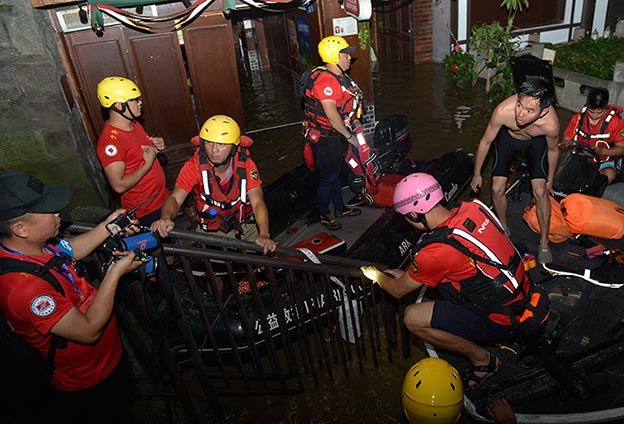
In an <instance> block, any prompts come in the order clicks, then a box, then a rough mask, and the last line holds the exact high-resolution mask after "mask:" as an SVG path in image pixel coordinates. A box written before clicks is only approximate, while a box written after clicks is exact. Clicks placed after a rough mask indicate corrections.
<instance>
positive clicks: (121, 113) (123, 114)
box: [110, 102, 139, 122]
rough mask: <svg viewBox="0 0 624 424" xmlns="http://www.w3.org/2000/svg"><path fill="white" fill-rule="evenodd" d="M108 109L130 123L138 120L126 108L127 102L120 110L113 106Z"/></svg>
mask: <svg viewBox="0 0 624 424" xmlns="http://www.w3.org/2000/svg"><path fill="white" fill-rule="evenodd" d="M110 108H111V109H113V110H114V111H115V112H117V113H118V114H120V115H121V116H122V117H124V118H126V119H127V120H128V121H130V122H136V121H137V119H138V118H139V117H138V116H135V115H134V113H132V110H130V108H129V107H128V102H125V103H122V104H121V109H117V108H116V107H115V105H112V106H111V107H110ZM126 111H128V112H129V113H130V116H131V118H128V117H127V116H126V115H125V113H126Z"/></svg>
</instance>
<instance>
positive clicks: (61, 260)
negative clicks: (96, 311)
mask: <svg viewBox="0 0 624 424" xmlns="http://www.w3.org/2000/svg"><path fill="white" fill-rule="evenodd" d="M68 261H71V258H70V257H69V256H67V255H59V256H57V255H54V256H53V257H52V258H51V259H50V260H49V261H48V262H46V263H45V264H44V265H39V264H36V263H33V262H27V261H20V260H19V259H15V258H0V275H3V274H8V273H10V272H25V273H27V274H31V275H34V276H35V277H38V278H41V279H42V280H44V281H46V282H47V283H48V284H50V285H51V286H52V288H53V289H54V290H56V291H57V292H59V293H60V294H61V295H63V296H65V290H63V287H62V286H61V283H59V282H58V280H57V279H56V277H55V276H54V275H53V274H52V272H50V270H51V269H52V268H54V267H57V268H60V267H61V266H62V265H63V264H65V263H68ZM60 272H65V270H60ZM0 316H2V319H5V320H6V318H4V316H3V315H2V314H1V313H0ZM65 347H67V340H66V339H64V338H63V337H60V336H57V335H56V334H52V339H51V340H50V349H49V350H48V358H47V359H48V361H49V362H50V365H51V366H52V367H54V356H55V355H56V350H57V349H65Z"/></svg>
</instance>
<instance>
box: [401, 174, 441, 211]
mask: <svg viewBox="0 0 624 424" xmlns="http://www.w3.org/2000/svg"><path fill="white" fill-rule="evenodd" d="M443 198H444V192H443V191H442V187H441V186H440V183H439V182H438V181H437V180H436V179H435V178H433V177H432V176H431V175H429V174H425V173H424V172H416V173H414V174H410V175H408V176H407V177H405V178H403V179H402V180H401V181H399V183H398V184H397V185H396V187H395V188H394V195H393V196H392V203H393V206H394V210H395V211H397V212H398V213H400V214H402V215H407V214H408V213H410V212H416V213H427V212H429V211H430V210H431V209H433V207H434V206H435V205H437V204H438V203H440V201H441V200H442V199H443Z"/></svg>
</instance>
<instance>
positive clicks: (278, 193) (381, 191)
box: [162, 116, 473, 362]
mask: <svg viewBox="0 0 624 424" xmlns="http://www.w3.org/2000/svg"><path fill="white" fill-rule="evenodd" d="M410 146H411V140H410V136H409V131H408V129H407V120H406V119H405V117H403V116H392V117H390V118H388V119H385V120H382V121H381V122H380V123H379V124H378V126H377V128H376V131H375V137H374V141H373V143H372V146H371V150H372V151H373V152H374V154H375V155H376V156H377V157H378V158H379V164H380V165H379V166H380V167H381V169H382V172H381V174H382V176H381V179H380V181H379V184H378V187H377V190H375V193H374V194H372V195H371V197H372V198H373V203H372V204H370V203H366V204H364V205H362V206H358V207H360V208H361V210H362V214H361V215H359V216H355V217H349V218H345V219H342V220H341V221H340V222H341V224H342V228H341V229H339V230H335V231H330V230H328V229H327V228H325V227H323V226H322V225H321V224H320V222H319V218H318V209H317V208H316V205H315V193H316V188H317V182H318V177H317V175H316V174H315V173H314V172H312V171H310V170H309V169H308V168H306V167H305V165H300V166H298V167H296V168H294V169H293V170H291V171H290V172H288V173H287V174H286V175H284V176H282V177H281V178H279V179H278V180H277V181H275V182H274V183H272V184H270V185H269V186H267V187H266V188H265V201H266V204H267V206H268V208H269V216H270V223H271V234H274V235H276V236H274V238H275V240H276V241H278V243H279V246H280V247H288V248H290V249H297V251H301V250H304V251H306V252H310V253H311V254H312V255H319V254H320V255H328V254H329V255H334V256H339V257H342V258H345V259H349V260H352V265H351V268H352V269H355V270H358V269H359V268H358V264H362V263H376V264H383V265H384V266H393V267H397V266H400V265H401V264H403V263H404V262H405V261H406V259H407V258H410V257H411V247H412V246H413V245H414V244H415V243H416V241H417V239H418V238H419V237H420V235H421V234H420V233H419V232H418V231H416V230H415V229H414V228H413V227H412V226H410V225H409V224H408V223H407V222H406V221H405V220H404V219H403V218H402V217H401V216H399V215H398V214H395V213H394V211H393V209H392V192H393V188H394V185H395V184H396V183H397V182H398V181H399V180H400V179H401V178H402V177H403V176H404V175H407V174H410V173H412V172H418V171H422V172H428V173H431V174H433V175H434V176H435V177H436V178H437V179H438V180H439V182H440V184H441V185H442V187H443V189H444V194H445V202H447V203H449V202H453V201H455V200H456V199H458V198H459V196H460V194H461V193H462V192H463V191H464V189H465V188H466V187H467V185H468V184H469V182H470V179H471V177H472V170H473V163H472V159H471V158H470V157H469V156H468V155H467V154H466V153H464V152H461V151H459V152H452V153H447V154H445V155H443V156H441V157H439V158H436V159H434V160H431V161H417V160H413V159H410V158H407V157H406V154H407V152H408V151H409V148H410ZM343 197H344V199H345V201H346V202H353V201H357V200H358V198H357V197H356V196H354V193H353V192H352V191H351V189H350V188H349V187H348V184H346V183H345V186H344V187H343ZM282 259H288V258H286V257H284V258H282ZM312 259H314V258H312ZM292 260H293V261H301V259H292ZM215 266H216V268H215V270H214V272H215V275H218V274H219V269H218V265H215ZM224 268H226V266H224ZM194 269H195V270H194V271H193V273H194V279H195V280H196V284H195V286H197V287H200V288H201V287H204V288H207V287H209V281H208V279H209V277H208V275H207V273H206V272H205V268H204V267H202V266H201V263H200V261H198V263H197V266H196V267H194ZM290 272H291V270H290V269H289V266H288V263H286V264H284V265H283V266H282V267H281V268H279V269H278V270H277V271H276V272H274V273H273V274H271V276H270V278H272V279H273V281H275V282H276V284H273V285H271V284H269V282H270V278H269V276H268V275H267V273H266V270H265V269H264V268H263V267H257V268H256V269H254V270H253V277H252V278H250V275H249V269H248V268H246V267H241V269H238V270H237V269H234V274H235V275H236V278H237V282H236V287H237V288H236V289H234V288H232V287H231V285H230V284H229V277H226V276H225V275H224V276H223V281H225V282H226V284H223V286H224V287H225V288H224V290H223V292H222V293H220V295H219V296H218V297H217V296H214V295H212V294H210V292H211V290H207V289H205V290H200V296H201V302H202V303H203V306H204V309H205V316H202V315H203V312H202V313H200V311H199V310H198V308H197V304H196V302H197V296H196V294H193V293H192V290H193V289H191V288H189V286H188V284H187V282H186V279H185V275H184V273H182V272H178V273H177V274H176V273H174V276H175V278H174V284H175V285H176V291H177V292H178V293H179V294H180V298H181V302H182V308H181V309H182V310H184V314H185V315H186V318H187V319H186V321H187V322H189V323H190V324H191V325H190V326H191V330H192V332H193V335H194V338H195V342H196V343H197V345H198V347H199V349H200V350H201V351H202V352H204V353H205V354H207V355H210V354H211V353H212V354H214V353H215V351H218V352H219V353H220V354H222V355H225V356H227V354H228V353H229V354H233V353H234V351H236V354H237V355H244V354H245V352H248V351H251V350H253V351H258V352H261V351H262V349H263V348H266V347H267V346H266V345H267V341H268V339H271V340H272V341H274V342H276V343H277V342H279V341H280V340H282V332H283V326H286V327H287V330H288V332H289V337H290V338H291V339H292V338H294V337H300V336H301V334H302V333H301V332H300V330H301V328H302V327H303V328H304V329H305V327H307V326H327V325H331V321H332V319H330V317H329V316H328V315H329V314H334V313H337V314H338V323H336V322H334V324H333V325H334V326H335V327H336V328H333V329H330V330H331V331H338V330H339V329H340V328H342V326H341V325H340V322H341V321H342V320H343V318H342V316H343V315H344V314H349V310H350V309H351V307H347V308H346V309H345V307H344V306H343V303H344V302H345V298H347V299H349V302H347V305H352V309H357V308H358V305H362V304H363V303H364V302H363V299H362V296H364V295H365V294H364V292H363V291H362V289H361V287H359V286H357V285H355V284H349V285H347V286H348V289H345V288H344V287H343V283H342V282H341V281H340V280H341V279H339V278H336V277H333V276H332V277H331V280H332V283H330V285H329V287H328V285H323V284H321V281H320V280H321V279H322V278H323V276H322V275H321V274H316V275H313V276H306V275H303V273H294V274H293V275H295V276H296V277H295V281H294V282H293V281H292V278H289V274H290ZM358 272H359V271H358ZM223 274H227V273H226V272H224V273H223ZM231 274H232V273H229V274H228V275H231ZM217 279H218V278H217ZM314 279H316V280H319V281H315V280H314ZM226 280H227V281H226ZM252 280H253V281H252ZM252 285H253V286H256V287H257V290H255V291H254V290H251V286H252ZM270 286H271V287H270ZM321 288H322V289H321ZM234 290H236V293H234ZM347 291H348V294H347ZM370 293H371V292H370V290H369V292H368V294H367V295H368V296H370ZM357 302H359V303H357ZM280 311H281V312H282V313H278V312H280ZM336 311H337V312H336ZM162 313H163V314H164V315H166V314H167V312H166V310H163V311H162ZM279 316H282V317H284V318H283V319H282V321H281V322H280V321H278V319H277V317H279ZM294 316H296V317H297V318H298V319H297V320H295V319H291V318H292V317H294ZM264 317H266V321H265V319H264ZM172 321H173V320H172ZM333 321H336V320H335V319H334V320H333ZM206 323H208V324H209V326H210V330H211V331H210V333H211V334H210V335H209V334H207V333H208V332H207V331H205V327H206ZM356 326H357V323H356ZM267 332H270V337H269V338H267ZM303 334H305V333H303ZM169 344H170V346H172V350H173V351H174V352H176V356H177V358H178V360H179V361H180V362H182V361H184V360H186V359H188V349H187V347H186V344H185V343H183V341H182V338H181V336H180V333H179V331H178V330H177V329H176V328H172V330H171V331H170V332H169Z"/></svg>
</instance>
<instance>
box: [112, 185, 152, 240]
mask: <svg viewBox="0 0 624 424" xmlns="http://www.w3.org/2000/svg"><path fill="white" fill-rule="evenodd" d="M158 194H160V191H158V192H156V193H154V194H152V195H151V196H150V197H148V198H147V199H145V200H143V201H142V202H141V203H139V204H138V205H136V206H135V207H133V208H132V209H130V210H129V211H128V212H126V213H123V214H121V215H119V216H118V217H117V218H115V219H113V220H112V221H110V222H109V223H107V224H106V229H107V230H108V232H109V233H110V234H111V236H115V235H117V234H119V233H120V232H121V231H123V230H125V229H126V228H128V227H129V226H130V225H132V221H133V220H134V219H136V216H135V213H136V211H137V210H138V209H139V208H140V207H141V206H143V205H144V204H146V203H147V202H149V201H150V200H152V199H153V198H154V197H156V196H157V195H158Z"/></svg>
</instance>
